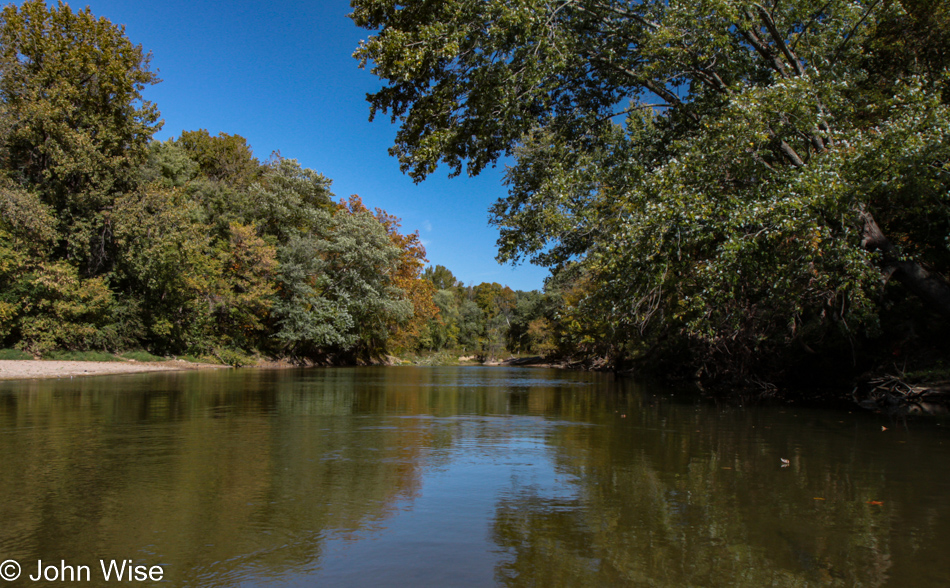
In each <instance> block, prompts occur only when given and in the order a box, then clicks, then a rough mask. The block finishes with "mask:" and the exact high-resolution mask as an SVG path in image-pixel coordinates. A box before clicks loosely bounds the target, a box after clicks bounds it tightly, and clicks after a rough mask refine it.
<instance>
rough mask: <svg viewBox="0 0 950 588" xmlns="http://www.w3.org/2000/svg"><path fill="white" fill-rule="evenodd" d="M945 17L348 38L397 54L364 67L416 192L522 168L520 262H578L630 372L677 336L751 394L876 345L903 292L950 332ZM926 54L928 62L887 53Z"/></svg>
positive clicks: (901, 14) (654, 11)
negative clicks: (650, 349) (766, 365)
mask: <svg viewBox="0 0 950 588" xmlns="http://www.w3.org/2000/svg"><path fill="white" fill-rule="evenodd" d="M940 4H941V3H927V2H919V1H910V0H903V1H892V2H877V1H863V0H830V1H828V0H820V1H819V0H800V1H797V2H766V3H763V4H755V3H752V2H748V1H744V0H713V1H711V2H710V1H706V0H703V1H699V0H683V1H680V2H667V1H666V0H645V1H639V0H638V1H620V0H591V1H584V2H573V1H550V0H522V1H519V2H504V1H501V0H491V1H486V2H478V3H472V2H465V1H462V0H457V1H449V2H442V3H438V4H433V3H428V2H408V3H406V2H402V3H400V2H396V1H395V0H357V1H356V2H354V12H353V15H352V16H353V18H354V20H355V21H356V23H357V24H359V25H360V26H363V27H366V28H369V29H373V30H377V31H378V32H377V33H376V34H374V35H373V36H371V37H370V38H369V39H368V40H367V41H365V42H363V43H362V44H361V45H360V47H359V49H358V50H357V52H356V56H357V57H358V58H359V59H361V60H362V63H363V65H364V66H366V65H367V64H369V63H370V62H372V71H373V73H375V74H376V75H377V76H378V77H380V78H381V79H383V80H385V82H386V86H385V87H383V88H382V89H381V90H379V91H378V92H375V93H373V94H370V95H369V101H370V104H371V112H372V113H373V115H375V114H376V113H377V112H384V113H390V114H391V115H392V117H393V119H394V121H399V122H400V123H401V126H400V128H399V131H398V133H397V137H396V144H395V146H394V147H393V148H392V150H391V151H392V153H393V154H394V155H396V156H397V157H399V159H400V162H401V165H402V167H403V169H404V170H405V171H407V172H409V173H410V175H412V176H413V177H414V178H415V179H417V180H421V179H423V178H424V177H425V176H426V175H427V174H429V173H431V172H432V171H434V170H435V169H436V167H437V165H438V164H439V163H440V162H444V163H446V164H448V166H449V167H450V168H451V169H452V172H453V173H456V174H457V173H460V172H461V170H462V166H463V163H464V162H468V171H469V173H478V172H479V171H480V170H482V169H483V168H484V167H485V166H486V165H489V164H491V163H493V162H495V161H496V160H497V158H498V157H500V156H501V155H503V154H513V155H514V156H515V165H514V166H513V167H512V168H511V169H509V170H508V173H507V175H506V181H507V184H508V186H509V195H508V197H507V198H505V199H503V200H501V201H500V202H498V203H497V204H496V205H495V207H494V208H493V210H492V214H493V222H494V223H495V224H496V225H497V226H499V227H500V229H501V238H500V241H499V245H500V253H499V257H500V259H502V260H507V261H515V262H516V261H519V260H521V259H524V258H525V257H529V258H532V259H533V260H534V261H536V262H539V263H542V264H546V265H549V266H551V267H552V268H553V269H554V270H555V271H559V270H560V269H561V268H566V267H569V266H571V265H572V264H575V263H577V262H579V263H580V265H581V269H580V270H579V271H581V273H582V274H583V275H584V276H585V278H584V279H585V281H586V283H587V284H589V286H590V287H586V288H584V290H585V291H586V294H585V295H584V296H583V297H580V298H579V299H578V300H577V301H576V304H577V305H578V306H579V308H580V309H581V310H582V311H586V314H587V315H588V316H596V317H598V318H600V317H605V319H606V320H605V322H606V327H605V331H604V332H603V333H602V336H603V339H606V340H607V341H608V342H612V343H611V345H612V347H613V349H614V350H615V351H614V352H615V353H617V354H618V355H623V354H625V353H628V352H630V351H631V350H633V349H634V348H638V347H639V341H641V340H644V339H646V340H652V341H656V342H660V341H667V342H669V341H670V340H671V339H670V337H669V336H670V335H675V337H674V339H675V340H676V341H679V342H680V343H677V346H678V348H682V346H683V345H684V344H685V345H686V346H687V347H689V348H690V349H691V350H692V352H693V354H694V355H693V357H694V358H697V359H696V361H698V362H699V363H700V364H705V365H706V369H707V370H712V369H714V368H712V367H711V366H712V365H714V364H715V363H716V362H709V361H706V359H708V358H709V357H710V356H709V354H712V355H713V356H715V357H718V358H720V359H721V360H722V361H723V362H724V363H725V364H728V365H729V366H730V367H731V368H733V369H734V368H737V367H738V368H739V369H740V371H741V370H745V369H747V368H748V366H749V365H758V364H761V363H762V362H763V359H765V358H771V357H775V356H776V355H780V354H782V353H786V352H787V351H788V350H790V349H795V350H813V349H814V347H816V346H820V345H824V346H825V347H826V348H829V346H831V347H832V348H833V347H834V346H835V345H838V344H839V343H838V342H841V341H851V342H852V343H853V342H854V340H855V339H856V338H860V337H862V336H866V335H872V336H873V335H874V333H876V332H878V329H879V324H880V318H881V316H882V314H883V313H886V312H887V310H888V308H892V307H893V303H894V300H896V299H899V298H901V297H902V296H903V292H904V291H909V292H912V293H913V294H915V295H916V297H917V299H918V300H920V301H922V303H923V304H924V305H925V306H926V307H927V308H929V309H931V312H934V313H937V314H938V315H943V316H944V317H946V316H948V315H950V286H948V284H947V281H946V279H945V278H944V275H945V274H946V273H947V271H948V270H950V251H948V249H947V247H946V243H945V242H944V240H945V238H946V235H947V234H948V233H950V215H948V214H947V210H948V207H950V199H948V194H950V174H948V173H947V167H946V162H947V161H948V160H950V141H948V139H950V107H948V104H947V96H948V92H947V82H946V77H945V75H946V74H945V72H946V69H947V66H948V65H950V63H948V53H947V52H946V51H943V50H940V49H939V48H941V47H942V48H946V47H947V38H948V27H947V26H946V25H947V23H948V19H947V9H946V7H945V6H944V7H943V8H940V7H937V6H938V5H940ZM923 23H932V24H934V25H937V26H929V27H928V26H926V25H924V24H923ZM907 30H916V31H921V32H923V33H924V34H925V35H926V36H927V37H928V39H929V41H930V42H927V43H915V42H904V43H902V44H899V45H897V46H893V45H889V44H888V43H887V42H886V41H887V40H888V39H893V38H894V36H895V31H897V32H898V33H900V31H907ZM934 47H937V48H938V49H936V50H935V49H934ZM888 278H893V279H892V280H890V281H888ZM898 283H899V285H898ZM940 320H942V321H945V320H946V319H945V318H943V319H940ZM944 324H945V322H944ZM846 345H847V344H846ZM704 358H706V359H704ZM749 369H751V368H749Z"/></svg>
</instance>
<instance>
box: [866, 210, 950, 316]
mask: <svg viewBox="0 0 950 588" xmlns="http://www.w3.org/2000/svg"><path fill="white" fill-rule="evenodd" d="M858 214H859V215H860V218H861V222H862V225H863V228H862V234H863V237H864V238H863V240H862V241H861V245H863V246H864V248H865V249H867V250H868V251H879V252H880V253H881V262H882V267H881V270H882V271H884V273H885V274H890V275H893V276H894V278H895V279H896V280H898V281H899V282H900V283H901V284H903V285H904V286H905V287H906V288H907V289H908V290H910V291H911V292H913V293H914V294H915V295H917V297H919V298H920V299H921V300H923V302H924V303H925V304H926V305H927V306H928V307H930V308H931V309H932V310H934V311H936V312H938V313H940V314H942V315H944V316H948V317H950V284H948V283H947V281H946V280H944V279H943V277H941V276H940V275H939V274H936V273H932V272H928V271H927V270H926V269H924V268H923V266H921V265H920V264H919V263H917V262H915V261H910V260H906V259H901V258H900V252H899V251H898V250H897V248H896V247H894V244H893V243H891V242H890V241H889V240H888V239H887V237H885V236H884V233H883V232H882V231H881V227H879V226H878V225H877V222H876V221H875V220H874V217H873V216H871V213H870V212H868V211H867V210H865V209H864V208H863V207H862V208H861V210H860V211H859V213H858Z"/></svg>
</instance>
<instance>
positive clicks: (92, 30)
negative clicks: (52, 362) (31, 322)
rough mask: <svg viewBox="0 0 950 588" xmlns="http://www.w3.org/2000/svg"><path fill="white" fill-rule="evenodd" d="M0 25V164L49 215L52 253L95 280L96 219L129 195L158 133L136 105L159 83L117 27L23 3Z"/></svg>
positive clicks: (101, 245) (104, 246)
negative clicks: (54, 224)
mask: <svg viewBox="0 0 950 588" xmlns="http://www.w3.org/2000/svg"><path fill="white" fill-rule="evenodd" d="M0 21H2V22H0V117H2V119H3V121H2V125H0V127H2V133H3V135H2V137H0V141H2V148H0V164H2V168H3V170H4V172H5V173H6V175H7V177H8V178H10V179H11V180H12V181H13V182H14V183H15V184H16V185H18V186H20V187H23V188H26V189H29V190H31V191H34V192H35V193H37V194H38V195H39V196H40V198H41V200H42V201H43V202H44V203H45V204H47V205H49V206H51V207H52V208H53V209H54V211H55V214H56V215H57V217H58V219H59V221H60V222H61V223H62V224H63V226H62V227H61V230H62V232H63V234H64V235H65V239H64V242H63V243H60V245H59V247H58V249H60V250H61V252H62V253H65V255H67V256H68V257H70V258H71V259H74V260H81V261H85V262H86V263H85V267H84V270H85V273H87V274H93V273H101V272H102V271H104V270H105V269H107V268H108V264H109V263H110V260H109V259H108V257H109V246H108V234H109V227H108V221H107V220H106V218H105V217H104V213H103V211H104V210H105V209H106V208H107V207H108V206H110V205H111V202H112V201H113V200H114V198H115V197H116V195H117V194H120V193H123V192H126V191H128V190H130V189H131V188H132V187H133V186H134V184H135V182H136V178H137V172H138V168H139V166H140V165H141V163H142V162H143V161H144V160H145V157H146V154H147V147H148V141H149V139H150V138H151V136H152V134H153V133H155V132H156V131H157V130H158V129H159V128H160V126H161V123H160V122H159V113H158V110H157V109H156V108H155V106H154V105H152V104H151V103H150V102H148V101H146V100H143V98H142V95H141V92H142V90H143V89H144V88H145V86H147V85H150V84H154V83H157V82H158V81H159V80H158V77H157V76H156V75H155V73H153V72H151V71H149V55H147V54H145V53H143V51H142V48H141V47H140V46H137V45H133V44H132V43H131V42H130V41H129V40H128V39H127V38H126V36H125V30H124V28H123V27H121V26H117V25H114V24H112V23H110V22H109V21H108V20H106V19H105V18H99V19H97V18H96V17H94V16H93V15H92V13H91V12H90V11H89V9H88V8H87V9H85V10H82V11H80V12H73V11H72V10H71V9H70V8H69V6H67V5H65V4H63V3H62V2H59V3H58V4H57V6H56V7H54V8H47V7H46V5H45V4H44V2H42V0H29V1H27V2H24V3H23V4H22V5H21V6H20V7H19V8H18V7H17V6H15V5H13V4H11V5H8V6H7V7H6V8H4V9H3V12H2V14H0Z"/></svg>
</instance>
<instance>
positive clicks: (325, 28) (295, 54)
mask: <svg viewBox="0 0 950 588" xmlns="http://www.w3.org/2000/svg"><path fill="white" fill-rule="evenodd" d="M52 1H53V0H47V2H48V3H49V2H52ZM69 4H70V6H71V7H72V8H73V9H74V10H78V9H81V8H83V7H84V6H86V5H88V6H89V7H90V8H91V9H92V12H93V14H95V15H96V16H101V17H106V18H108V19H109V20H110V21H112V22H113V23H116V24H123V25H125V27H126V35H127V36H128V37H129V39H130V40H131V41H132V42H133V43H135V44H140V45H142V47H143V48H144V49H145V50H146V51H151V53H152V70H157V71H158V74H159V77H161V78H162V80H163V81H162V82H161V83H160V84H157V85H155V86H151V87H150V88H148V89H147V90H146V91H145V97H146V99H148V100H151V101H152V102H155V103H156V104H157V105H158V108H159V110H161V113H162V118H163V119H164V120H165V126H164V127H163V128H162V130H161V131H160V132H159V133H158V134H157V135H156V138H158V139H166V138H169V137H177V136H178V135H179V134H180V133H181V132H182V131H183V130H196V129H208V131H209V132H210V133H211V134H212V135H216V134H218V133H219V132H225V133H230V134H238V135H241V136H243V137H245V138H246V139H247V141H248V143H249V144H250V145H251V147H252V148H253V150H254V154H255V155H256V156H257V157H258V158H259V159H261V160H264V159H266V158H267V157H268V156H269V155H270V154H271V152H273V151H275V150H280V153H281V155H283V156H284V157H290V158H293V159H297V160H298V161H300V163H301V165H303V166H304V167H309V168H313V169H315V170H317V171H319V172H320V173H322V174H324V175H325V176H327V177H328V178H331V179H332V180H333V192H334V193H335V194H336V195H337V197H338V198H342V197H346V196H349V195H350V194H359V195H360V196H361V197H362V198H363V202H364V203H365V204H366V205H367V206H370V207H376V206H379V207H381V208H384V209H386V211H387V212H389V213H390V214H394V215H396V216H399V217H401V218H402V219H403V229H404V230H406V231H408V232H411V231H414V230H418V231H419V234H420V236H421V238H422V240H423V242H424V243H425V246H426V250H427V252H428V257H429V261H430V263H431V264H433V265H435V264H441V265H444V266H446V267H448V268H449V269H450V270H452V272H453V273H454V274H455V275H456V277H458V278H459V279H460V280H462V281H463V282H465V283H466V284H471V283H479V282H499V283H502V284H506V285H508V286H511V287H512V288H515V289H519V290H531V289H540V288H541V285H542V282H543V280H544V277H545V276H546V275H547V272H546V270H544V269H542V268H537V267H534V266H531V265H527V264H526V265H521V266H518V267H517V268H514V269H512V268H511V267H510V266H508V265H499V264H498V263H497V262H496V261H495V254H496V248H495V241H496V239H497V238H498V233H497V231H496V230H495V229H494V228H493V227H490V226H489V225H488V207H489V206H490V205H491V204H492V203H493V202H494V201H495V200H497V199H498V198H499V197H501V196H503V195H504V194H505V188H504V186H503V185H502V183H501V179H502V171H503V167H502V166H501V165H499V167H498V168H497V169H488V170H486V171H484V172H482V174H481V175H480V176H478V177H477V178H468V177H465V176H464V175H463V176H459V177H457V178H452V179H449V178H448V173H449V170H448V169H445V168H440V169H439V170H438V171H437V172H436V173H435V174H433V175H431V176H430V177H429V179H427V180H426V181H425V182H423V183H421V184H414V183H413V182H412V180H411V179H410V178H409V177H408V176H405V175H403V174H402V173H401V172H400V171H399V164H398V162H397V161H396V160H395V159H394V158H393V157H390V156H389V154H388V153H387V149H388V148H389V147H390V146H391V145H392V142H393V138H394V137H395V133H396V127H395V126H393V125H391V124H390V123H389V119H388V118H385V117H379V118H377V119H376V121H375V122H373V123H370V122H369V106H368V104H367V103H366V100H365V96H366V93H367V92H371V91H375V90H376V89H378V88H379V87H380V86H381V83H380V82H379V81H378V80H377V79H376V78H375V77H374V76H373V75H371V74H370V73H369V72H368V71H364V70H360V69H359V67H358V65H359V64H358V62H357V61H356V60H355V59H353V57H352V53H353V51H354V49H355V48H356V46H357V45H358V44H359V41H360V39H365V38H366V37H367V36H368V35H369V31H366V30H364V29H360V28H357V27H356V25H354V24H353V22H352V21H351V20H350V19H349V18H347V17H346V15H347V14H349V12H350V6H349V2H348V0H316V1H313V0H311V1H307V2H296V1H281V0H270V1H263V0H231V1H229V2H210V1H203V0H163V1H161V2H141V1H139V0H126V1H121V0H88V2H84V1H82V0H80V1H79V2H69Z"/></svg>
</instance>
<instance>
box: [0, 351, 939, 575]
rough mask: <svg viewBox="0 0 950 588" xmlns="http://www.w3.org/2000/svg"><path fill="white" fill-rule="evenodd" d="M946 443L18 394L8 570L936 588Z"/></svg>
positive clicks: (518, 394) (874, 424) (584, 395)
mask: <svg viewBox="0 0 950 588" xmlns="http://www.w3.org/2000/svg"><path fill="white" fill-rule="evenodd" d="M885 428H886V429H885ZM945 429H946V426H945V423H943V422H941V421H900V422H894V421H890V420H887V419H886V418H884V417H881V416H878V415H869V414H849V413H847V412H846V411H828V410H820V409H815V408H804V407H802V408H798V407H782V406H772V407H768V406H759V407H745V408H742V407H738V406H721V405H716V404H713V403H709V402H706V401H702V400H700V399H697V398H695V397H690V396H686V395H683V394H682V393H675V394H674V393H669V392H664V391H661V390H658V389H656V388H652V387H651V388H645V387H640V386H638V385H637V384H636V383H634V382H631V381H629V380H617V379H615V378H614V377H613V376H611V375H609V374H589V373H575V372H564V371H554V370H545V369H524V368H477V367H471V368H469V367H463V368H459V367H439V368H340V369H312V370H279V371H265V370H237V371H229V372H193V373H166V374H149V375H136V376H118V377H101V378H84V379H76V380H58V381H50V380H46V381H24V382H7V383H3V384H2V385H0V455H2V456H3V458H2V461H0V496H2V500H0V517H2V519H0V520H2V521H3V523H4V524H3V525H2V526H0V556H2V558H0V559H6V558H13V559H16V560H18V561H20V562H21V563H22V564H24V571H25V572H28V573H34V572H35V569H36V561H37V560H40V559H42V560H43V561H44V562H54V563H59V562H60V560H64V561H65V562H67V563H70V564H84V565H90V566H97V565H98V561H99V560H100V559H113V558H116V559H118V558H125V559H132V560H135V561H136V562H141V563H146V564H154V563H160V564H163V565H164V567H165V570H166V576H165V577H166V579H167V580H168V581H169V582H171V584H172V585H177V586H257V585H266V584H274V585H282V586H284V585H286V586H297V585H299V586H305V585H313V584H315V583H318V584H320V585H368V584H372V585H374V586H383V585H407V584H412V585H486V584H492V583H496V584H505V585H512V586H522V585H524V586H528V585H551V586H581V585H634V586H635V585H654V586H681V585H702V586H717V585H723V586H762V585H775V586H819V585H821V586H824V585H840V586H853V585H866V586H882V585H895V586H898V585H914V586H929V585H933V586H936V585H942V584H944V583H945V579H946V578H947V577H950V563H947V558H945V557H944V554H945V553H946V551H947V549H948V548H950V530H948V529H950V525H948V516H950V508H948V506H947V504H946V497H947V496H948V495H950V470H948V466H947V464H948V458H950V455H948V453H950V452H948V449H950V443H948V441H950V438H948V435H947V433H946V432H945ZM783 460H787V463H783ZM30 566H32V567H30ZM95 569H97V568H95ZM94 579H95V577H94ZM21 582H22V580H21ZM31 584H34V583H31ZM42 584H43V582H38V583H35V584H34V585H42ZM47 584H49V585H52V584H56V582H49V583H47Z"/></svg>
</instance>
